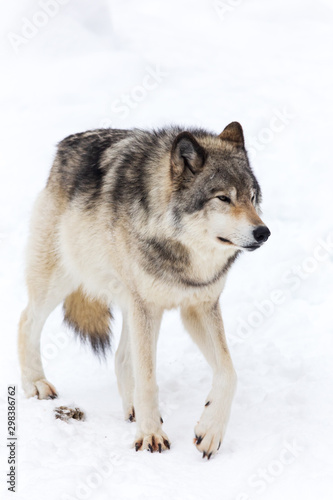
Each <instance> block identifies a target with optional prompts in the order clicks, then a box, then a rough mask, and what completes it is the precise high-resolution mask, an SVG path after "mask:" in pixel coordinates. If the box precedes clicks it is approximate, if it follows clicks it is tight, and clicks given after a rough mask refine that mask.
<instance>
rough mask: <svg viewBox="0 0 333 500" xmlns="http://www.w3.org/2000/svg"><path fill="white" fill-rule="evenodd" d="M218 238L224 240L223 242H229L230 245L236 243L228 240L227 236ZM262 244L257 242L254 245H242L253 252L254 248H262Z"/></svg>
mask: <svg viewBox="0 0 333 500" xmlns="http://www.w3.org/2000/svg"><path fill="white" fill-rule="evenodd" d="M217 239H218V240H220V241H222V243H228V244H229V245H235V244H234V243H233V242H232V241H230V240H227V239H226V238H222V237H221V236H218V237H217ZM260 247H261V245H260V244H258V243H255V244H254V245H248V246H246V247H241V248H244V250H247V251H248V252H253V251H254V250H257V248H260Z"/></svg>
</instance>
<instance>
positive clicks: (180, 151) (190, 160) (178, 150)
mask: <svg viewBox="0 0 333 500" xmlns="http://www.w3.org/2000/svg"><path fill="white" fill-rule="evenodd" d="M205 158H206V152H205V150H204V148H203V147H202V146H200V144H199V143H198V141H197V140H196V139H195V137H193V135H192V134H190V133H189V132H181V133H180V134H178V135H177V137H176V138H175V140H174V141H173V144H172V149H171V169H172V174H173V176H176V177H177V176H181V175H182V174H183V173H186V171H190V172H191V173H192V174H193V175H195V174H197V173H198V172H200V171H201V169H202V167H203V165H204V163H205Z"/></svg>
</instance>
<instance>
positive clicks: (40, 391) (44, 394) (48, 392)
mask: <svg viewBox="0 0 333 500" xmlns="http://www.w3.org/2000/svg"><path fill="white" fill-rule="evenodd" d="M24 392H25V394H26V396H27V397H28V398H32V397H34V396H38V399H55V398H57V397H58V394H57V391H56V389H55V387H54V386H53V385H52V384H51V383H50V382H48V381H47V380H46V379H45V378H43V379H41V380H36V381H35V382H29V383H27V384H25V385H24Z"/></svg>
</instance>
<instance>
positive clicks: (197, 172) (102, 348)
mask: <svg viewBox="0 0 333 500" xmlns="http://www.w3.org/2000/svg"><path fill="white" fill-rule="evenodd" d="M260 201H261V191H260V187H259V184H258V182H257V180H256V178H255V176H254V174H253V171H252V169H251V167H250V164H249V160H248V157H247V154H246V150H245V146H244V136H243V131H242V127H241V126H240V124H239V123H237V122H233V123H231V124H229V125H228V126H227V127H226V128H225V129H224V130H223V132H222V133H221V134H220V135H216V134H213V133H209V132H207V131H205V130H202V129H191V130H186V131H184V130H182V129H181V128H177V127H171V128H165V129H162V130H157V131H152V132H147V131H143V130H136V129H135V130H112V129H101V130H95V131H89V132H85V133H79V134H75V135H71V136H69V137H67V138H66V139H64V140H63V141H62V142H60V144H59V147H58V151H57V154H56V158H55V161H54V164H53V166H52V169H51V172H50V176H49V178H48V181H47V185H46V187H45V189H44V190H43V191H42V193H41V194H40V195H39V197H38V199H37V201H36V205H35V208H34V211H33V216H32V221H31V234H30V239H29V243H28V249H27V276H26V279H27V286H28V294H29V302H28V306H27V308H26V309H25V310H24V311H23V313H22V315H21V320H20V325H19V357H20V364H21V371H22V384H23V388H24V391H25V393H26V395H27V396H38V398H40V399H44V398H53V397H56V389H55V388H54V386H53V385H52V384H51V383H50V382H48V381H47V380H46V378H45V375H44V371H43V366H42V361H41V355H40V349H39V343H40V335H41V331H42V328H43V324H44V322H45V320H46V318H47V317H48V315H49V314H50V313H51V311H52V310H53V309H54V308H55V307H56V306H57V305H58V304H60V303H61V302H63V303H64V317H65V321H66V322H67V323H68V324H69V325H71V326H72V327H73V329H74V331H75V332H76V333H77V334H78V335H79V336H80V338H81V339H82V340H83V341H88V342H90V344H91V346H92V348H93V350H94V351H95V352H96V353H99V354H102V355H103V353H105V352H106V350H107V349H108V348H109V346H110V320H111V312H110V306H111V304H112V303H117V304H119V306H120V308H121V310H122V314H123V326H122V334H121V340H120V343H119V347H118V349H117V352H116V356H115V364H116V374H117V381H118V387H119V391H120V394H121V397H122V402H123V408H124V414H125V418H126V419H129V420H136V425H137V433H136V437H135V441H134V447H135V449H136V450H139V449H140V450H142V449H147V450H150V451H151V452H153V451H159V452H161V451H162V450H165V449H167V448H169V447H170V441H169V438H168V436H167V435H166V433H165V432H164V430H162V423H163V421H162V418H161V415H160V411H159V406H158V390H157V385H156V378H155V364H156V360H155V358H156V343H157V339H158V332H159V326H160V323H161V319H162V314H163V311H164V310H166V309H171V308H177V307H179V308H180V312H181V317H182V321H183V323H184V325H185V327H186V329H187V330H188V332H189V333H190V335H191V337H192V338H193V340H194V342H195V343H196V344H197V345H198V346H199V348H200V349H201V351H202V353H203V355H204V356H205V358H206V360H207V362H208V363H209V364H210V366H211V368H212V371H213V381H212V388H211V391H210V392H209V394H208V396H207V398H206V400H205V404H204V407H203V412H202V415H201V417H200V420H199V422H198V424H197V425H196V427H195V445H196V447H197V448H198V450H199V451H200V452H202V454H203V457H208V458H210V457H211V456H212V455H214V454H215V453H216V452H217V450H218V449H219V447H220V445H221V442H222V440H223V437H224V435H225V431H226V426H227V422H228V418H229V413H230V407H231V403H232V399H233V396H234V392H235V387H236V374H235V370H234V368H233V364H232V361H231V358H230V353H229V350H228V346H227V342H226V338H225V333H224V328H223V322H222V317H221V311H220V305H219V297H220V295H221V292H222V290H223V288H224V285H225V281H226V277H227V274H228V271H229V269H230V267H231V265H232V264H233V262H234V261H235V259H236V257H237V256H238V255H239V253H240V252H241V251H243V250H247V251H253V250H255V249H257V248H259V247H260V246H261V245H262V244H263V243H264V242H265V241H266V240H267V239H268V237H269V235H270V231H269V229H268V228H267V227H266V226H265V224H264V223H263V222H262V220H261V218H260V217H259V215H258V214H259V213H260V212H259V205H260Z"/></svg>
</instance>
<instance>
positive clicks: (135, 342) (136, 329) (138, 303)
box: [128, 296, 170, 452]
mask: <svg viewBox="0 0 333 500" xmlns="http://www.w3.org/2000/svg"><path fill="white" fill-rule="evenodd" d="M161 318H162V310H159V309H155V308H154V306H152V305H151V304H149V306H148V305H147V304H146V303H145V302H144V301H142V299H141V298H140V297H138V296H136V297H135V298H133V299H132V300H131V305H130V307H129V311H128V326H129V333H130V343H131V351H132V362H133V377H134V408H135V418H136V422H137V433H136V437H135V441H134V446H135V449H136V451H138V450H144V449H147V450H149V451H151V452H153V451H159V452H161V451H162V450H165V449H167V448H170V444H169V439H168V436H167V435H166V434H165V433H164V432H163V431H162V421H161V417H160V411H159V408H158V388H157V385H156V375H155V371H156V354H155V353H156V341H157V333H158V329H159V327H160V323H161Z"/></svg>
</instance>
